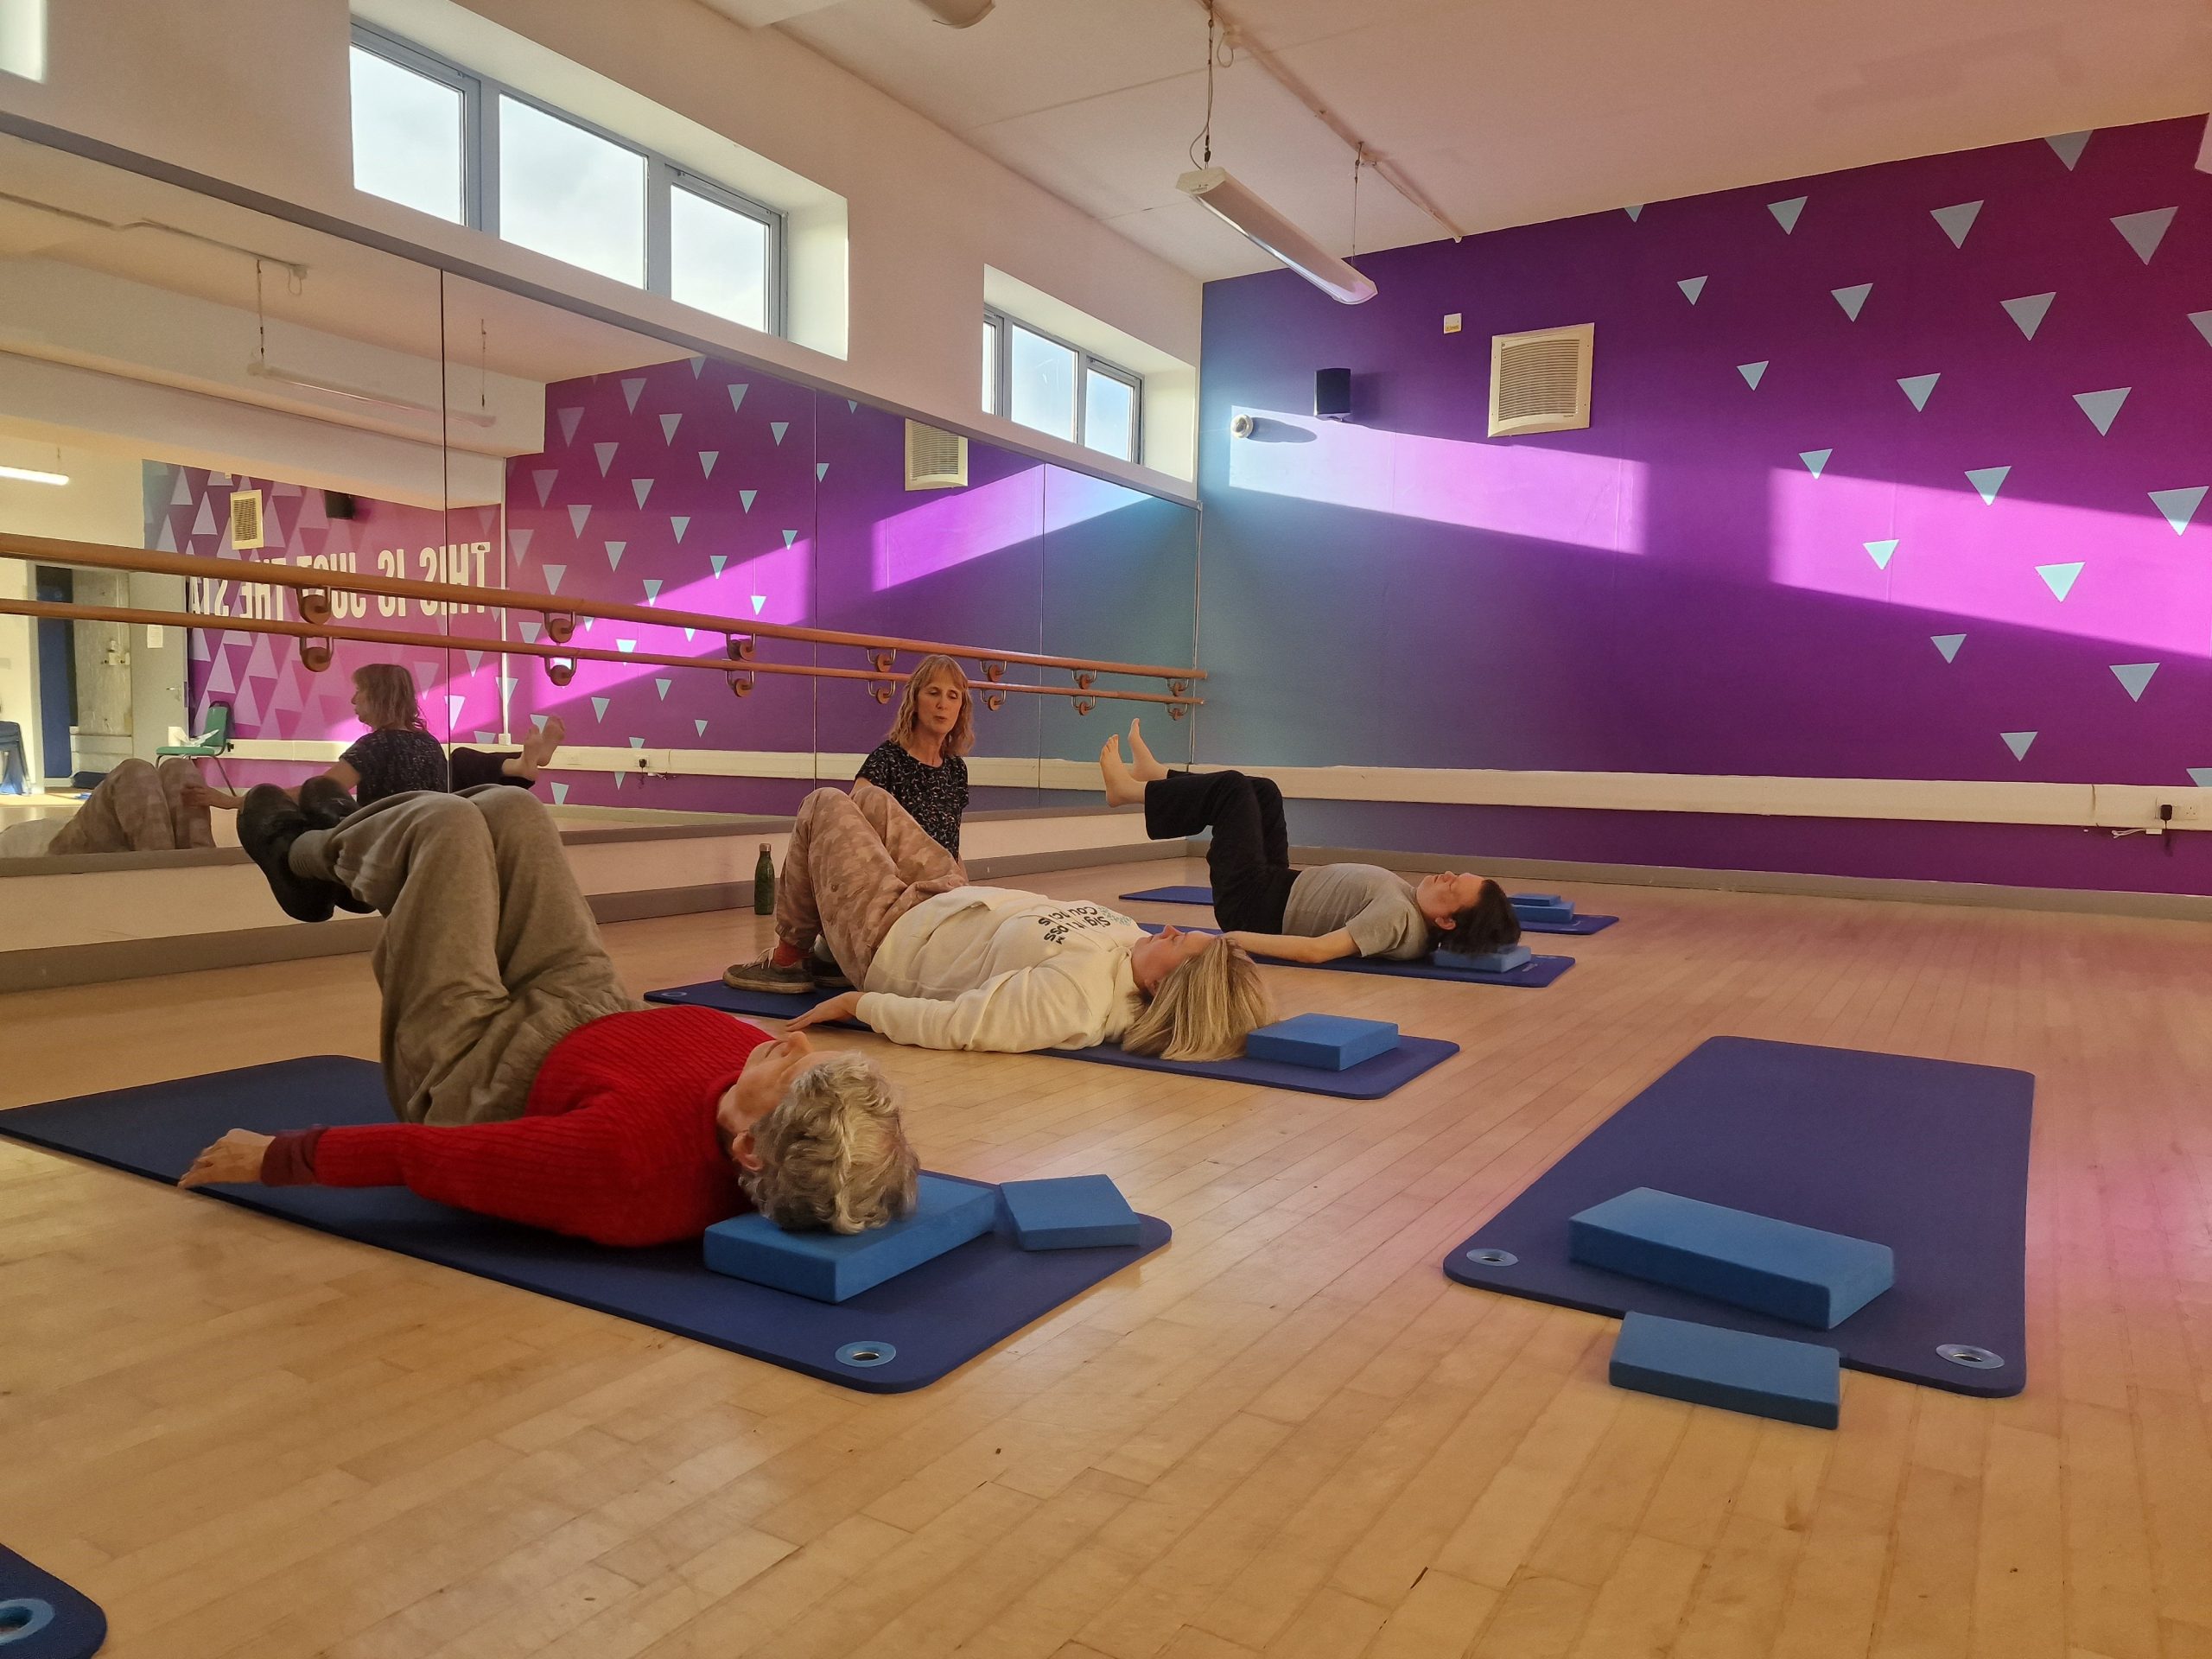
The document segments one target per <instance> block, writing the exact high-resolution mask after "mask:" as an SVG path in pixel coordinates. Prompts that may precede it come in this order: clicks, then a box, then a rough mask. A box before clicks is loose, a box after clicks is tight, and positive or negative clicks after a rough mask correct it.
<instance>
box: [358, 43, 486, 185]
mask: <svg viewBox="0 0 2212 1659" xmlns="http://www.w3.org/2000/svg"><path fill="white" fill-rule="evenodd" d="M462 121H463V101H462V99H461V92H460V90H459V89H458V88H456V87H452V86H447V85H446V84H445V83H444V82H443V81H438V80H432V79H430V78H429V76H428V75H418V74H416V73H415V72H414V71H413V70H412V69H404V68H402V67H400V66H399V65H397V64H396V63H394V62H392V61H391V59H389V58H380V57H378V55H377V54H375V53H373V52H364V51H363V50H362V49H361V48H359V47H358V46H357V47H355V48H353V188H355V189H357V190H365V191H367V192H368V193H369V194H371V195H372V196H382V197H383V198H384V199H385V200H387V201H396V202H398V203H400V204H401V205H402V206H403V207H414V208H417V209H419V210H421V211H422V212H423V213H435V215H437V217H438V218H440V219H450V220H451V221H452V222H453V223H454V224H456V225H458V224H460V223H461V135H462Z"/></svg>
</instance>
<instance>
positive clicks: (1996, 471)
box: [1967, 467, 2012, 507]
mask: <svg viewBox="0 0 2212 1659" xmlns="http://www.w3.org/2000/svg"><path fill="white" fill-rule="evenodd" d="M2011 473H2012V468H2011V467H1970V468H1968V469H1967V483H1969V484H1971V485H1973V486H1974V491H1975V493H1977V494H1979V495H1980V497H1981V505H1984V506H1985V507H1993V506H1995V505H1997V492H1998V491H1999V490H2001V489H2003V488H2004V487H2005V479H2006V478H2007V477H2008V476H2009V475H2010V474H2011Z"/></svg>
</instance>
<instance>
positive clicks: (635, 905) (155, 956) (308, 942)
mask: <svg viewBox="0 0 2212 1659" xmlns="http://www.w3.org/2000/svg"><path fill="white" fill-rule="evenodd" d="M1188 852H1189V847H1188V845H1187V844H1186V843H1185V842H1179V841H1169V842H1141V843H1138V844H1136V845H1134V846H1128V847H1079V848H1071V849H1065V850H1064V851H1059V852H1046V853H1012V854H1007V855H1005V856H1003V857H1000V858H986V859H974V860H971V861H969V865H968V874H969V875H970V876H971V877H972V878H974V879H975V880H978V881H985V882H988V881H991V880H997V879H998V878H1000V877H1002V876H1011V875H1027V874H1035V873H1037V872H1039V871H1045V870H1074V869H1082V868H1085V867H1086V866H1089V865H1092V864H1102V863H1113V864H1124V863H1135V862H1138V861H1144V860H1151V859H1179V858H1182V857H1185V856H1186V855H1187V854H1188ZM169 856H175V855H169ZM195 856H197V855H195ZM232 856H233V857H240V856H243V855H238V854H236V853H233V854H232ZM752 908H753V883H752V882H750V881H715V882H705V883H702V884H701V885H699V886H696V887H649V888H640V889H639V890H638V891H635V892H632V893H594V894H592V895H591V910H592V914H593V916H594V917H595V918H597V919H598V920H599V922H600V923H601V925H611V924H613V923H616V922H641V921H649V920H651V919H652V918H655V917H660V916H689V915H693V914H696V913H697V912H702V911H710V910H734V911H749V910H751V909H752ZM383 934H384V918H381V917H378V916H356V917H348V918H343V919H333V920H331V921H327V922H319V923H316V924H315V925H312V926H309V925H305V924H302V923H292V924H290V925H286V926H283V927H257V928H247V929H242V930H239V931H232V932H223V933H190V934H181V935H177V936H174V937H171V938H161V939H117V940H105V941H101V942H99V943H96V944H66V945H56V946H54V947H53V948H51V949H48V950H13V951H0V995H4V994H6V993H8V992H10V991H41V990H60V989H62V988H65V987H67V986H72V985H104V984H109V983H112V982H120V981H124V980H131V979H151V978H154V977H156V976H161V975H164V974H194V973H201V972H204V971H206V970H207V969H213V968H245V967H251V966H253V965H255V964H257V963H268V962H302V961H306V960H308V959H309V958H312V957H344V956H355V955H359V954H361V953H363V952H365V951H369V950H374V949H376V944H377V941H378V939H379V938H382V937H383Z"/></svg>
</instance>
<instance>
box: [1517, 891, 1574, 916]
mask: <svg viewBox="0 0 2212 1659" xmlns="http://www.w3.org/2000/svg"><path fill="white" fill-rule="evenodd" d="M1513 913H1514V914H1515V915H1516V916H1518V917H1519V918H1521V919H1522V921H1524V922H1571V921H1573V919H1574V901H1573V899H1561V898H1559V897H1557V896H1556V895H1554V894H1548V893H1515V894H1514V895H1513Z"/></svg>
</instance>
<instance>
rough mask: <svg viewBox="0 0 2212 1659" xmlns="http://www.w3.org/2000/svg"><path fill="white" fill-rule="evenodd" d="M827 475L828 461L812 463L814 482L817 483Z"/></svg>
mask: <svg viewBox="0 0 2212 1659" xmlns="http://www.w3.org/2000/svg"><path fill="white" fill-rule="evenodd" d="M828 476H829V462H828V461H816V462H815V463H814V481H815V482H816V483H817V484H819V483H820V482H821V481H822V480H823V479H825V478H827V477H828Z"/></svg>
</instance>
